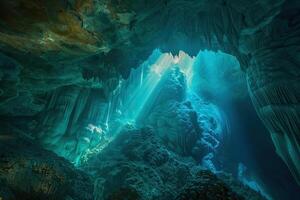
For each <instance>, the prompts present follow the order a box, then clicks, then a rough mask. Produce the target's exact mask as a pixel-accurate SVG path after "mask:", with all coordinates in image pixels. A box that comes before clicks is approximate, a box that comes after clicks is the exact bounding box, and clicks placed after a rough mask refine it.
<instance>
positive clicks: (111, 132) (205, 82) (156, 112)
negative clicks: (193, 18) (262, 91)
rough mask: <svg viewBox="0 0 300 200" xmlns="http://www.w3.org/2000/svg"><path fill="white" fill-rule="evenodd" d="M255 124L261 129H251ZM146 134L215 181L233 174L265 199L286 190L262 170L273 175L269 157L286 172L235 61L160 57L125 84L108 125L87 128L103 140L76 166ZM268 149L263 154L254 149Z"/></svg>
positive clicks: (110, 108)
mask: <svg viewBox="0 0 300 200" xmlns="http://www.w3.org/2000/svg"><path fill="white" fill-rule="evenodd" d="M244 112H247V115H246V116H244V115H245V113H244ZM249 118H251V120H253V121H255V122H256V123H258V124H259V125H256V126H255V127H252V126H251V124H250V125H249V124H248V120H249ZM147 126H149V127H151V128H152V129H154V130H155V132H156V134H157V135H158V137H159V138H160V139H161V140H162V141H163V143H164V145H166V147H167V148H168V150H170V151H172V152H176V153H177V154H179V155H181V156H186V157H192V158H193V159H194V160H195V161H196V162H197V163H199V164H200V165H201V167H203V168H204V169H208V170H210V171H212V172H214V173H217V174H218V173H220V174H222V173H229V174H232V176H233V177H235V178H236V179H237V180H239V181H241V182H242V183H243V184H245V185H247V186H248V187H250V188H252V189H253V190H254V191H257V192H258V193H260V194H262V195H263V196H264V198H267V199H271V196H270V195H269V194H270V193H272V194H273V193H276V192H274V188H278V187H280V185H276V184H274V179H272V178H270V176H269V175H266V174H264V173H262V171H261V170H260V169H262V168H264V169H267V168H269V167H270V163H267V162H266V163H264V158H265V156H270V157H272V159H273V160H274V161H275V162H278V163H279V165H278V167H277V168H276V169H274V171H276V170H278V169H279V171H284V170H283V169H285V166H284V165H283V164H282V163H281V162H280V160H279V158H278V157H277V156H276V155H275V154H274V153H273V151H274V149H273V146H272V143H271V141H270V139H269V138H267V137H265V136H263V134H261V133H262V132H265V133H267V131H266V130H265V128H264V127H263V125H262V124H261V123H260V122H259V118H258V116H257V115H256V114H255V110H254V108H253V106H252V104H251V100H250V98H249V96H248V93H247V84H246V77H245V75H244V73H243V72H242V70H241V69H240V64H239V61H238V60H237V59H236V58H235V57H234V56H231V55H229V54H225V53H223V52H221V51H218V52H213V51H208V50H205V51H199V53H198V54H197V55H196V56H189V55H188V54H186V53H185V52H183V51H179V53H178V54H177V55H173V54H172V53H163V52H161V51H160V50H159V49H155V50H154V51H153V53H152V54H151V55H150V56H149V57H148V59H147V60H146V61H144V62H143V63H142V64H141V65H140V66H139V67H137V68H136V69H132V70H131V73H130V75H129V77H128V79H126V80H121V81H120V82H119V84H118V86H117V88H116V89H115V90H114V91H113V92H112V93H111V96H110V97H109V101H108V103H107V106H106V114H105V117H103V118H102V121H100V122H99V123H98V124H89V125H88V129H89V130H90V131H91V132H93V133H97V134H98V135H99V137H100V138H101V139H100V142H99V144H97V145H95V146H93V147H92V148H88V149H85V150H84V152H83V153H82V154H80V157H77V159H78V160H77V161H76V162H77V163H76V164H77V165H79V166H80V165H81V164H82V162H83V163H84V162H89V159H90V158H91V157H93V156H94V155H96V154H98V153H99V152H101V151H102V150H104V149H105V147H106V146H107V145H109V144H110V143H111V142H113V141H114V139H115V138H116V137H117V136H118V134H119V133H120V132H122V130H123V129H125V130H127V129H129V130H130V129H135V128H143V127H147ZM256 132H259V133H260V134H261V135H258V134H257V133H256ZM262 142H263V143H264V145H262V147H260V146H258V147H257V146H256V145H254V144H259V143H262ZM261 152H264V153H261ZM270 173H273V171H272V172H270ZM279 193H280V192H278V194H275V195H280V194H279ZM273 195H274V194H273Z"/></svg>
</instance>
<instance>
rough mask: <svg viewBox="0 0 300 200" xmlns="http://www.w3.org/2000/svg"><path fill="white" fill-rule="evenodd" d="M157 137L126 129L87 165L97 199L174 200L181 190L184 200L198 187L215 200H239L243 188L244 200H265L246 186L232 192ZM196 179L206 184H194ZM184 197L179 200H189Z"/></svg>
mask: <svg viewBox="0 0 300 200" xmlns="http://www.w3.org/2000/svg"><path fill="white" fill-rule="evenodd" d="M156 134H157V133H156V132H155V131H154V130H153V129H152V128H143V129H135V128H127V129H124V130H123V131H122V132H121V133H120V134H119V135H118V136H116V138H115V140H114V141H113V142H111V143H110V144H109V145H108V146H107V147H106V148H105V149H104V150H103V151H102V152H100V153H99V154H98V155H96V156H94V157H92V158H91V159H90V160H89V161H88V162H87V163H86V164H85V166H84V169H85V171H88V172H89V173H90V174H91V175H92V176H93V177H94V179H95V190H94V195H95V198H96V199H97V200H98V199H99V200H112V199H117V200H119V199H126V198H127V199H130V200H152V199H158V200H172V199H175V198H176V196H177V195H179V193H181V189H182V191H183V192H182V195H183V196H184V195H191V193H190V191H191V190H194V186H195V187H202V188H204V189H205V191H203V190H202V191H201V190H199V193H206V190H208V191H210V192H209V193H210V194H209V195H212V196H213V197H214V198H212V199H218V198H219V197H220V195H221V196H222V195H225V194H226V195H228V196H230V195H231V197H232V198H231V199H238V198H234V197H235V196H237V195H233V194H235V192H233V191H234V190H241V189H242V188H243V189H244V190H241V191H240V192H239V195H240V196H241V198H240V199H243V198H245V199H249V198H250V197H251V196H255V197H256V199H257V200H259V199H260V200H263V199H264V198H263V197H261V196H260V195H259V194H258V193H257V192H254V191H253V190H251V189H250V188H248V187H246V186H244V185H242V184H241V185H240V186H239V187H236V188H231V186H229V185H227V183H225V182H223V181H222V180H221V179H219V178H218V177H217V176H216V175H213V174H212V173H211V172H208V171H204V170H203V169H202V167H201V166H200V165H197V164H196V162H195V161H194V160H193V159H192V158H190V157H181V156H179V155H177V154H176V153H174V152H172V151H169V150H167V148H166V146H165V145H164V144H163V142H162V141H161V140H160V139H159V137H157V135H156ZM198 175H199V176H198ZM195 177H199V179H200V180H201V181H202V182H201V181H200V182H198V185H197V184H193V183H194V182H193V179H194V178H195ZM199 179H198V180H199ZM190 181H192V183H191V184H190V183H189V182H190ZM230 185H233V184H230ZM122 195H123V196H122ZM182 195H179V197H178V198H177V199H186V198H184V197H183V196H182ZM191 197H192V196H191ZM199 197H200V196H199ZM202 197H205V196H202Z"/></svg>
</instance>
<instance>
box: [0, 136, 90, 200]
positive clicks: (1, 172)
mask: <svg viewBox="0 0 300 200" xmlns="http://www.w3.org/2000/svg"><path fill="white" fill-rule="evenodd" d="M0 147H1V152H0V182H1V189H0V196H1V197H2V198H5V199H9V200H10V199H11V200H13V199H28V200H29V199H74V200H75V199H78V200H79V199H80V200H81V199H92V195H91V194H92V191H93V186H92V182H91V180H90V178H89V177H88V176H87V175H86V174H84V173H83V172H81V171H79V170H77V169H75V168H74V166H73V165H72V164H70V163H69V162H68V161H67V160H65V159H64V158H61V157H58V156H57V155H55V154H54V153H52V152H50V151H46V150H43V149H42V148H41V147H39V146H36V145H35V144H33V143H32V142H31V141H28V140H24V139H21V138H18V139H13V138H6V139H5V140H4V139H3V137H1V143H0Z"/></svg>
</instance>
